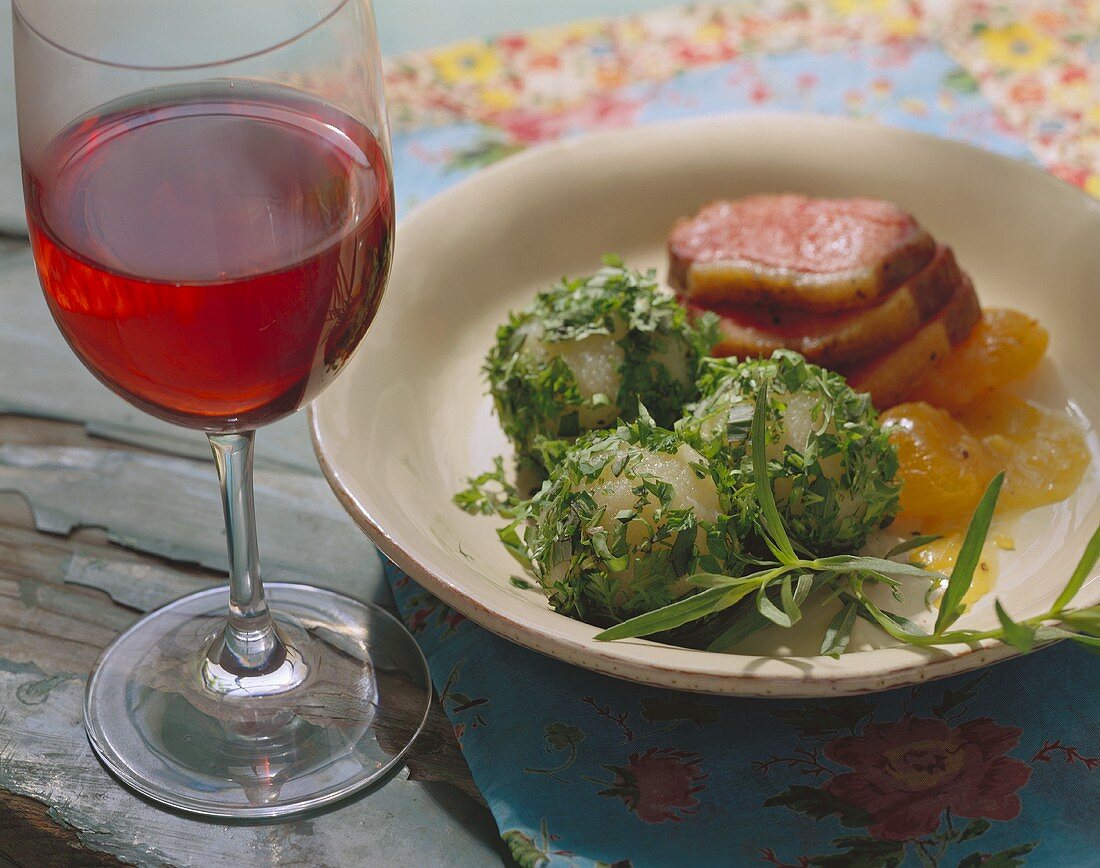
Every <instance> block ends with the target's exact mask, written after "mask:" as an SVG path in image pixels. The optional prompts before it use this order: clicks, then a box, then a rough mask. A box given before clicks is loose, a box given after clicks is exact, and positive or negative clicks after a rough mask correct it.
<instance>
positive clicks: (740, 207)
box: [668, 194, 936, 311]
mask: <svg viewBox="0 0 1100 868" xmlns="http://www.w3.org/2000/svg"><path fill="white" fill-rule="evenodd" d="M668 249H669V276H668V281H669V283H670V284H671V285H672V286H673V287H674V288H676V289H677V290H678V291H679V292H680V293H681V294H682V295H683V296H685V297H686V298H687V299H689V300H691V301H692V302H695V303H700V304H708V305H709V304H716V303H725V304H754V305H763V306H767V307H779V306H783V307H799V308H802V309H803V310H815V311H837V310H850V309H852V308H859V307H866V306H868V305H870V304H873V303H874V301H875V299H877V298H879V297H880V296H882V295H884V294H886V293H887V292H889V291H890V290H891V289H893V288H894V287H896V286H898V285H900V284H901V283H903V282H904V281H905V280H907V279H908V278H909V277H911V276H912V275H913V274H915V273H916V272H918V271H919V270H920V269H921V268H923V267H924V266H925V265H927V264H928V262H929V260H931V258H932V256H933V254H934V253H935V249H936V244H935V242H934V241H933V240H932V237H931V236H930V235H929V234H928V233H927V232H926V231H925V230H924V229H923V228H921V226H920V225H919V224H918V223H917V221H916V220H914V219H913V218H912V217H911V216H910V215H909V214H907V213H905V212H904V211H902V210H901V209H900V208H898V207H897V206H896V205H893V204H891V203H889V202H882V201H879V200H877V199H811V198H809V197H807V196H798V195H794V194H786V195H764V196H750V197H748V198H746V199H738V200H735V201H732V202H730V201H720V202H712V203H710V204H709V205H705V206H704V207H703V209H702V210H701V211H700V212H699V213H698V214H696V215H695V216H694V217H692V218H690V219H686V220H681V221H680V222H678V223H677V224H676V225H675V226H674V227H673V229H672V234H671V235H670V236H669V242H668Z"/></svg>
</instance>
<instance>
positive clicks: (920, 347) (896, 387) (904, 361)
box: [840, 277, 982, 410]
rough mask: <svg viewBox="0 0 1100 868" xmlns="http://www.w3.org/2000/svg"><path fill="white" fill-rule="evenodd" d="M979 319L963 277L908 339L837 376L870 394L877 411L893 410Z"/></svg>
mask: <svg viewBox="0 0 1100 868" xmlns="http://www.w3.org/2000/svg"><path fill="white" fill-rule="evenodd" d="M981 317H982V308H981V305H980V304H979V303H978V295H977V293H975V292H974V284H973V283H971V281H970V278H968V277H967V278H965V279H964V281H963V283H962V284H961V285H960V286H959V288H958V289H957V290H956V291H955V294H954V295H953V296H952V297H951V299H950V300H949V301H948V302H947V304H945V305H944V306H943V308H942V309H941V310H940V312H939V313H938V314H936V316H935V317H933V318H932V319H931V320H929V321H928V322H927V323H925V324H924V325H923V326H921V327H920V328H919V329H918V330H917V331H916V333H915V334H913V335H912V336H911V337H910V338H909V339H908V340H906V341H904V342H902V343H901V344H899V345H898V346H896V347H894V348H893V349H891V350H887V351H886V352H884V353H881V354H880V355H877V356H875V357H874V358H871V359H868V360H866V361H864V362H860V363H858V364H856V365H854V366H852V367H850V368H847V369H841V371H840V373H842V374H844V376H845V378H846V379H847V380H848V385H849V386H851V387H852V388H853V389H855V390H856V391H857V392H870V393H871V400H872V402H873V403H874V405H875V407H877V408H878V409H879V410H885V409H886V408H887V407H893V406H894V405H895V404H899V403H901V402H902V401H904V400H905V399H906V397H907V396H908V395H909V392H910V391H911V390H912V388H913V385H914V383H916V382H917V381H918V380H920V378H921V377H922V376H923V375H924V374H925V372H926V371H928V370H929V369H930V368H931V367H932V366H933V365H934V364H935V363H936V361H937V360H939V359H942V358H943V357H944V356H946V355H947V354H948V353H950V352H951V350H952V348H954V347H957V346H958V345H959V344H961V343H962V342H963V341H964V340H966V338H967V337H968V336H969V335H970V332H971V331H972V330H973V328H974V326H975V325H976V324H977V323H978V320H980V319H981Z"/></svg>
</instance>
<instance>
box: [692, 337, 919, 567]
mask: <svg viewBox="0 0 1100 868" xmlns="http://www.w3.org/2000/svg"><path fill="white" fill-rule="evenodd" d="M764 385H767V388H768V393H767V394H768V406H767V408H766V411H767V415H766V417H765V419H766V455H767V459H768V477H769V478H770V479H771V480H772V485H773V488H774V490H775V500H776V506H777V507H778V509H779V512H780V515H781V516H782V518H783V523H784V525H785V526H786V528H787V531H788V532H789V534H790V537H791V539H792V540H793V541H794V542H795V543H796V544H798V545H800V546H802V547H803V548H804V549H809V550H812V551H815V552H819V553H823V554H828V553H833V552H842V551H847V552H851V551H856V550H858V549H859V548H860V547H861V546H862V545H863V544H864V543H865V542H866V540H867V535H868V534H869V533H870V532H871V531H873V530H874V529H875V528H878V527H884V526H886V525H888V524H889V523H890V522H891V521H892V520H893V518H894V516H895V514H896V513H897V511H898V493H899V492H900V490H901V486H900V483H899V482H898V481H896V479H895V476H896V474H897V469H898V459H897V453H896V452H895V450H894V447H893V446H892V445H891V444H890V442H889V439H888V437H887V434H886V432H884V431H883V430H882V429H881V428H880V427H879V425H878V415H877V414H876V413H875V410H874V407H873V406H872V405H871V401H870V398H869V396H867V395H865V394H861V393H859V392H856V391H854V390H853V389H851V388H850V387H849V386H848V384H847V383H846V382H845V381H844V378H843V377H841V376H840V375H839V374H836V373H833V372H831V371H827V370H825V369H824V368H820V367H818V366H817V365H812V364H810V363H809V362H807V361H806V360H805V359H804V358H803V357H802V356H800V355H798V354H797V353H793V352H790V351H787V350H778V351H776V352H775V353H774V354H773V355H772V357H771V358H770V359H759V360H753V361H746V362H738V361H737V360H736V359H705V360H704V361H703V362H702V363H701V365H700V377H699V391H700V395H701V397H700V399H699V401H698V402H697V403H696V404H694V405H693V406H692V407H691V408H690V412H689V414H688V415H687V416H686V417H685V418H684V419H683V420H681V421H680V423H679V424H678V426H677V427H678V430H679V431H680V433H681V434H682V435H683V436H684V438H685V439H686V441H687V442H688V443H690V444H691V445H692V446H694V447H695V448H696V449H697V450H698V451H699V452H700V453H702V454H703V455H704V456H705V457H706V458H707V459H708V460H710V461H711V462H712V463H715V464H721V465H724V466H725V467H726V468H728V470H729V479H730V480H731V482H732V484H733V486H734V490H733V491H732V492H731V497H732V501H733V504H732V506H733V509H734V511H737V510H739V509H740V510H745V511H750V512H751V511H753V510H755V509H756V503H757V497H756V493H755V486H754V483H753V472H752V456H751V454H750V449H749V428H750V425H751V423H752V415H753V409H754V407H755V396H756V395H758V394H759V393H760V391H761V388H762V386H764Z"/></svg>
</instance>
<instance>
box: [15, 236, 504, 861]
mask: <svg viewBox="0 0 1100 868" xmlns="http://www.w3.org/2000/svg"><path fill="white" fill-rule="evenodd" d="M68 352H69V351H68V348H67V347H65V346H64V344H63V342H62V341H61V338H60V336H59V335H58V334H57V333H56V330H55V329H53V327H52V324H51V323H50V322H49V316H48V313H47V312H46V311H45V305H44V303H43V302H42V300H41V298H40V294H39V291H38V288H37V286H36V284H35V282H34V280H33V270H32V268H31V263H30V259H29V255H28V251H27V248H26V246H25V244H23V243H21V242H18V241H13V240H10V239H0V414H3V415H0V865H3V864H5V860H7V862H9V863H12V864H15V865H18V866H35V868H38V866H50V865H114V864H120V863H125V864H143V865H164V864H171V865H203V866H214V865H258V864H259V865H267V864H279V865H309V866H330V865H331V866H336V865H344V864H368V865H371V864H379V865H381V864H387V865H391V864H431V865H447V864H452V865H476V864H500V862H501V861H502V860H505V861H507V857H506V855H505V851H504V850H503V848H502V846H501V845H500V842H499V838H498V837H497V833H496V829H495V825H494V823H493V820H492V817H491V815H489V813H488V811H487V810H486V809H485V807H484V805H483V804H482V803H481V801H480V796H479V795H478V794H477V790H476V788H475V787H474V785H473V782H472V780H471V779H470V776H469V771H468V769H467V768H466V765H465V762H464V760H463V758H462V755H461V753H460V751H459V749H458V746H457V743H456V742H455V740H454V737H453V733H452V730H451V726H450V724H449V722H448V721H447V719H446V717H445V716H444V715H443V714H442V712H441V711H440V710H439V708H438V706H436V707H434V708H433V711H432V714H431V717H430V721H429V725H428V728H427V730H426V732H425V733H424V734H423V735H422V736H421V738H420V739H419V741H418V742H417V744H416V745H415V746H414V748H413V750H412V751H411V752H410V755H409V756H408V760H407V769H403V770H400V771H398V772H397V773H396V774H395V775H393V776H392V777H391V778H390V779H389V780H387V781H386V782H385V783H384V784H382V785H381V786H379V787H376V788H374V789H373V790H372V791H370V792H368V793H367V794H365V795H363V796H361V797H359V798H357V799H353V800H351V801H350V802H346V803H343V804H341V805H338V806H336V807H335V808H333V809H332V810H329V811H327V812H325V813H322V814H319V815H316V816H311V817H308V818H306V819H302V820H298V821H296V822H291V823H279V824H270V825H228V824H217V823H207V822H200V821H196V820H193V819H190V818H186V817H183V816H180V815H175V814H171V813H168V812H165V811H163V810H160V809H158V808H156V807H154V806H152V805H151V804H149V803H147V802H145V801H143V800H141V799H139V798H138V797H136V796H134V795H132V794H131V793H129V792H128V791H127V790H125V789H124V788H123V787H122V786H120V785H119V784H118V783H117V782H115V781H114V780H113V779H112V778H111V777H110V776H109V775H108V774H107V773H106V772H105V771H104V770H103V768H102V767H101V766H100V765H99V763H98V762H97V761H96V759H95V757H94V756H93V755H92V753H91V750H90V748H89V746H88V743H87V740H86V738H85V736H84V732H83V726H82V722H81V699H82V693H83V685H84V679H85V677H86V675H87V673H88V671H89V669H90V667H91V666H92V664H93V662H94V661H95V659H96V656H97V655H98V654H99V652H100V651H101V650H102V648H103V647H104V646H105V645H106V644H107V643H109V642H110V641H111V639H112V638H113V637H114V636H115V635H116V634H117V633H118V632H119V631H121V630H123V629H125V628H126V627H127V626H128V625H129V624H130V623H132V622H133V621H134V620H135V619H136V618H137V617H138V616H139V615H140V613H141V612H142V611H144V610H147V609H149V608H152V607H154V606H156V605H159V604H160V603H162V602H165V601H167V600H169V599H172V598H174V597H177V596H180V595H181V594H184V593H187V592H188V591H191V590H195V589H197V588H201V587H206V586H209V585H211V584H212V583H218V582H222V581H224V579H223V578H222V576H221V573H220V571H219V569H218V568H219V567H220V566H221V564H222V563H223V559H224V551H219V550H220V549H221V547H223V546H224V536H223V534H222V531H221V530H220V523H221V516H220V507H219V503H218V493H217V488H216V482H215V477H214V473H213V468H212V465H211V463H210V461H209V460H208V459H206V458H205V457H202V460H199V459H200V456H202V451H203V450H202V445H203V444H202V438H201V437H192V438H188V437H187V436H186V435H185V434H182V435H181V434H176V433H175V432H171V431H168V430H165V429H162V428H161V427H160V426H158V425H157V424H155V423H152V422H150V423H149V424H148V425H146V424H145V423H144V422H143V420H141V419H140V418H139V417H135V416H133V415H131V414H130V413H129V411H128V410H126V409H125V408H124V406H123V405H121V404H120V403H118V402H117V401H116V399H114V397H113V396H111V395H110V394H109V393H107V391H106V390H105V389H104V388H103V387H102V386H100V385H99V384H98V383H96V382H95V381H94V380H93V379H92V377H91V375H89V374H87V372H85V371H83V370H81V369H79V365H78V364H77V363H76V362H75V359H71V358H67V357H66V354H68ZM31 414H33V415H31ZM43 417H55V418H43ZM76 420H80V421H76ZM85 420H91V422H92V423H93V426H92V427H93V428H94V430H97V431H101V432H106V433H108V434H111V435H112V436H117V437H118V438H120V439H121V440H123V441H126V443H120V442H119V441H118V440H115V439H105V438H104V437H100V436H92V435H90V434H89V433H88V431H87V430H86V429H85V427H84V425H83V424H81V422H82V421H85ZM294 426H297V427H294ZM304 433H305V431H304V424H303V422H302V420H301V419H296V420H292V421H291V424H290V425H284V427H283V429H282V430H281V431H277V432H275V434H274V436H272V437H271V438H270V443H269V449H268V450H267V451H266V452H264V451H263V449H262V447H261V452H260V457H259V459H258V473H257V486H258V491H257V499H258V507H259V510H260V522H261V531H260V532H261V544H263V543H264V538H265V537H267V542H268V543H269V545H268V546H267V551H266V553H265V567H266V568H267V572H268V575H270V576H271V577H272V578H276V577H292V576H295V575H297V576H301V575H303V574H304V572H305V571H306V570H307V569H308V568H309V567H310V566H311V565H315V566H316V571H317V573H318V575H317V576H316V578H317V581H318V584H324V585H327V586H329V587H333V588H336V589H339V590H343V591H344V592H346V593H350V594H353V595H355V596H359V597H361V598H364V599H375V600H385V598H386V596H387V589H386V588H385V585H384V581H383V580H382V579H381V571H380V567H379V563H378V560H377V555H376V553H375V552H374V551H373V549H372V548H371V547H370V546H369V544H368V543H367V542H366V540H365V538H363V537H362V535H361V534H360V533H359V532H358V530H357V529H355V527H354V525H352V523H351V522H350V520H349V519H347V517H346V516H345V515H343V514H342V512H341V510H340V508H339V505H338V504H337V503H336V501H335V498H333V497H332V496H331V492H328V490H327V487H326V486H325V483H324V481H323V480H322V479H320V478H319V476H318V475H317V474H316V471H315V470H314V469H313V468H310V467H309V466H308V453H307V452H306V450H305V449H304V448H303V447H302V444H301V442H300V438H301V437H302V436H304ZM262 438H263V434H262V433H261V443H262V442H263V439H262ZM288 443H289V444H292V446H291V447H289V448H284V444H288ZM127 444H129V445H127ZM166 451H167V452H171V453H174V454H171V455H169V454H165V452H166ZM188 455H193V456H195V457H193V458H192V457H185V456H188Z"/></svg>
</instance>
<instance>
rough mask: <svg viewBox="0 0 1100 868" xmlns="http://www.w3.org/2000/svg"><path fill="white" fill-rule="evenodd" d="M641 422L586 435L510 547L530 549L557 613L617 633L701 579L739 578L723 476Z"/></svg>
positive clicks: (511, 533)
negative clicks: (614, 627)
mask: <svg viewBox="0 0 1100 868" xmlns="http://www.w3.org/2000/svg"><path fill="white" fill-rule="evenodd" d="M640 413H641V416H640V418H639V419H638V420H637V421H635V422H634V423H632V424H629V425H627V424H623V425H620V426H619V427H618V428H616V429H615V430H613V431H607V432H591V433H589V434H586V435H583V436H582V437H581V438H580V439H579V440H578V441H577V442H576V444H575V445H574V446H573V447H572V448H571V449H570V450H569V451H568V452H567V453H565V455H564V457H563V459H562V460H561V462H560V463H559V464H558V465H557V466H555V467H554V468H553V470H552V471H551V473H550V478H549V479H548V480H547V481H546V482H545V483H543V487H542V489H541V490H540V491H539V492H538V493H537V494H536V495H535V496H534V498H532V500H531V501H530V502H529V504H528V509H527V511H526V513H525V514H523V515H520V516H519V517H518V518H517V519H516V520H515V521H514V522H513V524H512V525H510V526H509V528H507V529H505V531H503V532H502V538H505V537H506V538H510V539H513V541H518V540H520V539H522V548H523V552H524V555H525V558H526V560H527V561H528V562H529V563H530V566H531V569H532V571H533V572H534V574H535V576H536V578H537V579H538V580H539V582H540V584H541V585H542V586H543V588H544V590H545V591H546V593H547V594H548V596H549V598H550V602H551V604H552V605H553V607H554V608H555V609H556V610H557V611H559V612H562V613H563V614H567V615H571V616H573V617H577V618H580V619H582V620H584V621H588V622H590V623H596V624H608V623H617V622H618V621H621V620H622V619H624V618H627V617H630V616H632V615H636V614H638V613H641V612H648V611H651V610H652V609H656V608H660V607H661V606H664V605H667V604H668V603H670V602H672V601H674V600H676V599H678V598H680V597H682V596H684V595H686V594H687V593H689V592H693V591H695V590H696V588H694V587H693V586H692V585H691V584H690V583H687V582H685V581H684V579H685V578H686V577H687V576H691V575H693V574H695V573H699V572H729V571H736V570H739V569H740V568H741V561H740V557H739V555H740V542H739V535H740V533H741V532H743V531H745V530H747V527H746V526H743V525H742V524H741V523H740V522H738V521H736V520H734V519H731V518H730V517H729V516H728V515H727V514H726V512H727V509H726V506H727V504H726V502H725V501H724V499H723V497H722V495H721V493H720V492H721V491H722V490H724V489H726V488H727V486H726V485H724V483H723V480H722V478H721V474H722V472H723V471H721V470H716V469H714V468H712V467H711V466H710V465H709V463H708V462H707V461H706V460H705V459H703V458H702V456H700V455H699V454H698V453H697V452H696V451H695V450H694V449H692V448H691V447H690V446H688V445H687V444H686V443H684V441H683V439H682V438H681V437H680V436H679V435H678V434H676V433H675V432H673V431H669V430H666V429H663V428H660V427H658V426H657V425H656V424H655V423H654V421H653V419H652V418H651V417H650V416H649V414H648V413H647V412H646V409H645V408H644V407H642V408H641V409H640Z"/></svg>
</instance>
